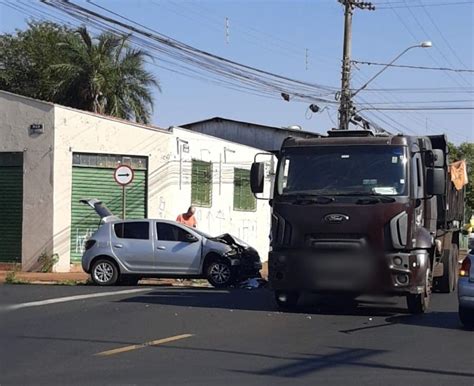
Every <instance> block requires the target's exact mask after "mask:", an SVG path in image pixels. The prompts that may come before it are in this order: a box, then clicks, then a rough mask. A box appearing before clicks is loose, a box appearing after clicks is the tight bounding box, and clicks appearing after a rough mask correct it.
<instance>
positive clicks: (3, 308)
mask: <svg viewBox="0 0 474 386" xmlns="http://www.w3.org/2000/svg"><path fill="white" fill-rule="evenodd" d="M151 290H152V288H136V289H130V290H124V291H110V292H101V293H95V294H85V295H75V296H65V297H62V298H54V299H46V300H39V301H36V302H28V303H19V304H8V305H4V306H0V311H15V310H19V309H21V308H28V307H39V306H46V305H48V304H56V303H65V302H72V301H75V300H82V299H92V298H101V297H105V296H116V295H126V294H133V293H137V292H147V291H151Z"/></svg>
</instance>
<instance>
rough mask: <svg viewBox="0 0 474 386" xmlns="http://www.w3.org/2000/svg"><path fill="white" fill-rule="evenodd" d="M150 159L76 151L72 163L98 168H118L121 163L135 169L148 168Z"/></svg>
mask: <svg viewBox="0 0 474 386" xmlns="http://www.w3.org/2000/svg"><path fill="white" fill-rule="evenodd" d="M147 163H148V160H147V158H146V157H137V156H127V155H114V154H90V153H74V154H73V156H72V164H73V165H74V166H90V167H96V168H97V167H98V168H109V169H110V168H116V167H117V166H120V165H128V166H131V167H132V168H133V169H134V170H146V169H147Z"/></svg>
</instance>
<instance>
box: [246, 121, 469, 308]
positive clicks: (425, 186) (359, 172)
mask: <svg viewBox="0 0 474 386" xmlns="http://www.w3.org/2000/svg"><path fill="white" fill-rule="evenodd" d="M447 162H448V160H447V142H446V139H445V138H444V136H435V137H413V136H405V135H374V134H373V133H372V132H370V131H365V130H364V131H340V130H338V131H332V132H329V134H328V136H324V137H323V136H322V137H320V138H312V139H296V138H288V139H286V140H285V141H284V142H283V144H282V148H281V150H280V152H279V154H278V165H277V170H276V175H275V181H274V184H273V185H274V186H273V192H272V193H273V194H272V199H271V200H270V205H271V206H272V220H271V224H272V225H271V232H270V234H271V252H270V254H269V261H268V263H269V282H270V286H271V288H272V289H273V290H274V291H275V299H276V302H277V304H278V305H279V306H281V307H283V308H285V307H292V306H294V305H296V302H297V301H298V298H299V295H300V294H301V293H302V292H316V293H341V294H346V295H348V294H349V295H353V296H357V295H359V294H362V293H381V294H390V295H400V296H406V298H407V305H408V309H409V311H410V312H412V313H422V312H424V311H425V310H426V309H427V308H428V305H429V302H430V298H431V292H432V288H433V281H434V277H435V276H434V270H435V268H436V266H437V265H439V264H440V261H441V257H442V255H443V251H444V249H445V248H447V246H446V245H445V244H446V241H445V238H446V234H449V235H450V236H451V237H450V238H449V247H448V250H450V249H451V243H452V242H453V238H452V234H453V232H452V230H448V224H447V223H448V217H447V214H446V208H447V207H449V205H447V202H446V199H447V197H448V195H447V191H448V182H449V181H448V163H447ZM263 167H264V166H263V165H262V164H261V163H254V165H253V166H252V172H251V186H252V190H253V192H254V193H255V194H258V193H261V192H262V191H263V179H262V178H263V177H262V175H263V172H262V169H263ZM453 197H454V196H453ZM453 197H451V196H450V197H449V198H450V199H452V198H453ZM461 201H462V200H461ZM461 216H462V214H461ZM438 271H439V269H438ZM454 272H455V270H454ZM443 273H444V272H443Z"/></svg>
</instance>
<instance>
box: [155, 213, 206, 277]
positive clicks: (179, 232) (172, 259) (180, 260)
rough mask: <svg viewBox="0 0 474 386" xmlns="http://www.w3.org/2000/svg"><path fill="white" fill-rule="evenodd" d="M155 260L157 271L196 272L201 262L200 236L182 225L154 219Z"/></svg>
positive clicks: (174, 272) (172, 272)
mask: <svg viewBox="0 0 474 386" xmlns="http://www.w3.org/2000/svg"><path fill="white" fill-rule="evenodd" d="M155 227H156V228H155V229H156V237H157V239H156V241H155V260H156V264H157V269H158V271H159V272H163V273H169V274H189V275H192V274H198V273H199V267H200V262H201V250H202V242H201V237H200V236H198V235H195V234H191V233H190V232H188V231H187V230H186V229H185V228H184V227H181V226H179V225H174V224H172V223H168V222H161V221H156V223H155Z"/></svg>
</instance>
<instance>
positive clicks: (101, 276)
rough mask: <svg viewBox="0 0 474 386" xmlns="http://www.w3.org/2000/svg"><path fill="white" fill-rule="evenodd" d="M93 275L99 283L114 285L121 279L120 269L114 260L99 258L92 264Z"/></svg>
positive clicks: (94, 279) (93, 279)
mask: <svg viewBox="0 0 474 386" xmlns="http://www.w3.org/2000/svg"><path fill="white" fill-rule="evenodd" d="M91 277H92V281H93V282H94V283H95V284H97V285H100V286H109V285H114V284H115V283H117V281H118V279H119V270H118V268H117V266H116V265H115V264H114V263H113V262H112V261H110V260H107V259H99V260H97V261H96V262H95V263H94V265H93V266H92V270H91Z"/></svg>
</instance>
